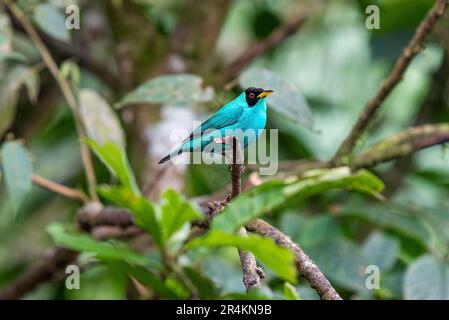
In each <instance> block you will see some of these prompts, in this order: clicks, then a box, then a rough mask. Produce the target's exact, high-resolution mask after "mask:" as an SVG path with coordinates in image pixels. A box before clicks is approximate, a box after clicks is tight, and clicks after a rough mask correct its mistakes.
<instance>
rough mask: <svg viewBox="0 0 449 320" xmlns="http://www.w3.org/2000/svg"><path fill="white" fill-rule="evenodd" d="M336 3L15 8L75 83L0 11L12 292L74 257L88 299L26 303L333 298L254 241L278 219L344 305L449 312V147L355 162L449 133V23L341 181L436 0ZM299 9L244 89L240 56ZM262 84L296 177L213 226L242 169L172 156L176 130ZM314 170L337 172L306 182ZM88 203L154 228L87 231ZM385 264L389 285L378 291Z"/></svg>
mask: <svg viewBox="0 0 449 320" xmlns="http://www.w3.org/2000/svg"><path fill="white" fill-rule="evenodd" d="M309 2H310V1H309ZM312 2H313V1H312ZM319 2H320V5H317V6H312V5H309V4H308V2H307V1H306V2H304V3H302V2H301V4H299V2H298V3H296V2H295V1H275V2H273V1H271V2H270V1H257V4H256V3H254V2H253V1H249V0H242V1H230V2H229V3H230V4H227V5H226V6H225V5H223V6H221V5H222V4H219V3H222V1H208V2H207V3H206V2H205V3H204V4H201V5H199V6H198V7H197V6H192V7H186V5H187V4H186V3H188V2H186V1H181V0H170V1H137V0H133V1H106V2H102V3H94V2H90V1H84V2H81V1H72V0H68V1H60V0H38V1H15V2H14V3H16V4H17V8H18V10H20V11H21V12H23V13H24V16H25V17H26V19H28V21H29V22H30V23H31V25H32V27H33V28H35V30H36V31H37V34H38V36H39V37H40V38H41V39H42V40H43V45H44V47H45V48H46V49H48V51H49V53H50V55H51V58H52V59H54V60H55V64H54V66H53V67H54V68H56V71H57V75H56V78H57V80H58V81H56V79H55V78H54V77H52V76H54V75H53V74H52V73H51V72H49V71H50V68H49V66H48V62H46V61H45V59H44V58H43V55H42V48H41V47H40V45H39V42H36V39H34V38H33V37H32V36H30V35H29V34H28V33H26V32H24V29H23V27H21V26H20V21H19V20H17V19H16V18H15V19H14V20H12V19H11V16H12V15H13V11H11V10H5V9H4V7H3V6H0V138H1V139H0V288H3V287H5V288H6V287H7V286H8V285H10V284H12V283H14V281H15V279H16V276H18V275H19V274H20V272H22V271H23V270H24V268H26V267H27V266H29V265H32V264H33V262H34V261H36V260H37V259H38V256H40V254H41V253H43V252H44V251H45V249H47V248H48V247H51V246H52V245H56V246H60V247H64V248H68V249H70V250H73V251H76V252H78V253H79V257H78V261H77V263H78V264H79V265H80V266H83V267H84V268H82V272H81V282H82V283H83V286H82V289H81V290H76V292H75V291H71V290H68V289H63V290H60V288H61V287H60V284H59V283H57V281H55V283H53V282H52V283H49V284H48V286H45V287H42V289H40V290H38V291H36V292H35V293H33V295H30V296H26V297H25V298H39V299H109V298H111V299H126V298H147V299H197V298H200V299H287V300H299V299H305V300H307V299H316V298H317V294H316V292H315V291H314V290H313V289H312V288H311V287H310V286H309V285H308V283H307V281H306V280H305V279H304V278H303V277H301V276H299V275H298V271H297V269H296V267H295V263H294V258H295V257H294V255H293V254H292V252H291V251H289V250H288V249H286V248H282V247H280V246H279V245H278V244H277V243H275V242H274V241H273V240H271V239H270V238H268V237H262V236H259V235H256V234H250V235H249V236H248V237H243V236H241V235H238V234H237V233H236V231H237V230H238V229H239V228H240V227H242V226H243V225H245V224H247V223H249V222H250V221H252V220H254V219H256V218H261V219H264V220H266V221H269V222H270V224H272V225H273V226H275V227H277V228H279V229H280V230H281V231H282V232H284V233H285V234H287V235H288V236H289V237H291V239H292V240H293V241H294V242H296V243H298V244H299V246H300V247H301V248H302V249H303V251H304V252H305V253H306V254H307V255H309V256H310V257H311V258H312V259H313V260H314V262H315V263H316V264H317V266H318V267H319V268H320V270H321V271H322V272H323V273H324V274H325V276H326V277H327V278H328V279H329V280H330V282H331V284H332V285H333V286H334V287H335V288H336V290H337V291H338V292H339V293H341V295H342V297H343V298H345V299H346V298H349V299H360V298H362V299H449V295H448V292H449V287H448V281H447V278H448V270H449V269H448V268H449V263H448V256H449V255H448V249H447V244H448V243H449V232H448V230H449V214H448V208H449V206H448V203H447V200H446V199H448V196H449V189H448V187H449V184H448V182H447V181H448V178H449V176H448V174H447V165H448V163H447V162H448V160H447V154H446V153H447V152H446V149H444V148H437V147H434V148H429V149H426V150H423V151H420V153H413V154H412V155H411V156H410V158H409V159H405V160H401V162H395V163H393V162H390V163H387V164H382V165H378V166H377V165H376V166H375V167H371V166H370V167H369V168H367V169H360V170H353V169H352V168H351V161H352V160H354V159H356V157H357V155H360V154H365V156H367V155H368V156H374V157H378V156H379V155H383V154H384V152H386V151H398V152H399V151H404V152H405V153H407V152H408V151H410V150H411V149H413V148H414V146H415V145H416V142H417V141H418V140H417V139H418V138H419V139H420V140H419V141H421V142H425V141H429V140H432V139H433V138H434V132H433V131H432V132H430V131H429V132H428V133H427V134H426V135H424V134H421V133H419V132H418V133H416V132H415V133H416V136H410V135H408V134H407V133H408V132H409V131H408V130H407V128H410V127H414V126H415V125H416V124H421V123H438V127H439V128H442V129H441V132H438V133H442V134H446V135H447V133H446V131H447V130H446V128H445V122H447V121H448V119H449V117H448V115H447V106H448V101H447V96H448V94H447V88H446V87H447V86H443V85H442V84H444V83H446V82H447V81H448V79H449V74H447V73H448V71H447V61H446V60H447V58H446V57H447V56H448V54H447V48H446V46H445V45H444V44H445V43H447V41H448V39H449V33H448V31H447V30H449V29H448V28H447V25H445V24H444V23H442V26H437V29H436V31H435V32H434V34H433V38H432V39H433V40H432V41H430V42H429V43H428V44H426V46H425V50H424V51H423V52H422V54H420V55H418V56H417V57H416V58H415V59H414V60H413V62H412V64H411V65H410V67H409V68H408V69H407V72H406V73H405V74H404V77H403V80H402V81H401V82H400V84H399V85H398V86H397V87H396V88H395V89H394V90H393V92H392V94H391V95H390V96H389V97H388V99H387V100H386V101H385V103H384V104H383V105H382V109H381V110H380V112H379V113H378V114H377V118H376V122H375V123H373V124H374V125H373V126H371V128H370V129H369V130H368V131H367V132H366V134H365V135H364V136H363V137H362V139H361V140H360V141H359V143H358V144H357V146H356V148H355V150H354V154H353V158H352V157H348V158H347V159H345V160H347V161H346V162H347V163H346V162H345V165H348V167H346V166H345V167H337V168H335V167H332V164H329V163H327V162H325V160H327V159H330V158H331V156H332V155H333V154H334V152H335V149H336V148H337V147H338V145H339V144H340V143H341V141H342V139H344V137H345V136H346V135H347V133H348V132H349V130H350V128H351V126H352V125H353V123H354V120H355V118H356V116H357V115H358V114H359V112H360V110H361V108H362V107H363V105H365V103H366V102H367V101H369V100H370V99H371V98H372V97H373V96H374V95H375V93H376V92H377V90H378V87H379V84H380V83H381V81H382V79H383V78H384V76H385V75H386V74H387V73H388V72H389V70H390V67H391V65H393V64H394V61H395V59H396V57H397V56H398V55H400V54H401V52H402V50H403V47H404V46H405V45H406V43H407V41H408V40H409V39H410V37H411V36H412V32H413V30H414V29H415V28H416V27H417V26H418V24H419V22H420V21H421V20H422V19H423V18H424V16H425V12H427V10H428V9H429V8H430V7H431V5H432V3H433V1H430V0H422V1H414V2H413V3H409V2H410V1H406V0H398V1H380V0H379V1H371V2H370V1H359V2H357V3H356V2H350V1H323V0H320V1H319ZM68 4H75V5H79V6H80V9H81V17H82V19H81V30H68V29H67V28H66V26H65V19H66V14H65V8H66V6H67V5H68ZM368 4H375V5H378V6H379V7H380V10H381V14H382V22H381V29H380V30H368V29H366V27H365V17H366V13H365V8H366V6H367V5H368ZM203 5H204V6H205V7H204V11H205V12H206V13H207V17H204V16H202V14H203V13H202V10H200V9H199V8H200V6H203ZM297 13H301V14H304V15H306V16H307V17H308V19H307V22H306V23H305V25H304V26H303V27H302V28H301V29H300V30H299V32H298V34H294V35H290V36H289V37H288V38H285V39H283V41H281V42H279V43H278V44H277V46H276V47H275V48H271V49H270V50H268V51H266V52H264V54H263V55H261V56H258V55H257V54H255V56H257V57H256V59H254V60H253V59H250V60H251V61H249V62H250V63H249V64H247V65H245V66H244V68H243V69H241V70H240V71H241V72H240V74H239V76H238V77H236V79H229V80H232V81H230V82H229V83H225V82H228V81H225V80H223V79H224V78H223V75H224V74H226V71H227V69H228V68H231V67H232V66H233V65H234V64H233V63H234V62H235V61H237V62H238V61H239V57H242V56H244V55H245V53H246V52H248V51H251V50H252V49H254V48H256V49H257V50H260V48H262V47H263V46H260V42H263V41H264V40H266V39H267V37H270V35H272V33H271V32H273V30H274V32H276V29H278V28H281V27H282V26H283V25H284V24H285V23H288V22H289V18H290V17H292V16H294V15H295V14H297ZM208 17H213V19H212V20H213V21H212V22H211V21H210V19H206V18H208ZM13 22H14V23H13ZM336 26H338V28H337V27H336ZM257 50H256V51H257ZM44 56H45V55H44ZM434 74H435V76H434ZM61 82H62V83H63V85H62V88H61V87H60V86H58V84H60V83H61ZM249 86H255V87H264V88H269V89H273V90H274V91H275V94H273V95H270V97H269V98H268V99H267V102H268V109H269V111H268V124H267V129H279V139H278V140H279V141H278V146H277V147H278V155H279V172H278V174H276V175H275V176H273V177H270V178H268V179H265V178H264V179H263V181H262V182H261V183H260V184H259V183H254V179H253V178H254V175H255V174H254V173H255V172H256V170H257V168H255V167H254V166H253V165H248V168H247V170H246V172H247V173H248V175H244V176H243V182H244V184H245V183H246V182H247V181H250V182H251V183H253V184H255V186H252V187H251V188H244V190H245V191H244V192H242V193H241V194H240V195H239V196H238V197H237V198H236V199H233V200H232V201H231V202H229V203H227V204H226V207H225V208H223V210H222V211H221V212H220V213H219V214H218V215H216V216H215V217H214V218H213V219H212V221H211V222H210V224H209V229H208V230H204V229H201V228H198V227H197V226H198V225H200V226H201V225H207V224H208V223H209V221H208V219H205V216H204V213H203V212H202V211H204V208H203V207H200V206H199V205H198V203H200V202H202V200H204V199H212V198H213V199H214V200H215V199H220V200H223V199H225V198H226V192H227V191H228V189H229V188H228V187H227V186H228V184H229V182H230V174H229V172H228V170H227V169H226V167H225V166H219V165H213V166H206V165H188V166H184V165H179V166H157V165H155V162H156V161H157V160H159V159H160V158H161V157H162V156H163V155H165V154H166V153H167V152H168V151H169V150H170V149H171V148H172V147H173V146H174V144H175V143H176V142H177V141H173V140H172V138H173V135H174V134H173V135H171V133H173V132H174V131H175V129H187V130H190V129H192V128H191V124H190V123H187V122H189V121H188V119H197V120H200V119H201V120H203V119H205V118H207V117H208V116H209V115H210V114H211V113H214V112H215V111H216V110H217V109H218V108H219V107H221V106H222V105H223V104H224V103H226V102H228V101H229V100H231V99H233V98H234V97H235V96H237V95H238V94H239V93H240V92H241V91H242V89H244V88H246V87H249ZM61 89H62V90H61ZM62 92H64V94H62ZM67 92H69V93H70V94H73V99H74V101H70V98H69V99H67ZM70 104H74V105H75V107H76V108H73V106H71V105H70ZM68 105H70V108H68ZM434 128H436V126H435V127H434ZM443 129H444V130H443ZM398 133H399V134H398ZM397 134H398V135H397ZM398 137H400V138H401V139H399V140H400V141H399V140H398V139H397V138H398ZM402 138H404V140H402ZM407 139H409V140H407ZM392 141H393V142H397V143H394V144H392V143H391V142H392ZM404 141H405V142H407V144H405V143H404ZM267 145H268V146H274V145H275V141H270V140H268V141H267ZM368 146H374V147H368ZM379 146H380V147H379ZM80 148H81V150H84V151H86V149H88V152H90V154H91V156H92V158H93V159H92V161H91V162H92V168H89V167H88V166H87V167H86V164H85V163H86V159H85V158H86V154H85V153H84V154H83V153H82V152H83V151H81V152H80ZM83 148H85V149H83ZM366 150H368V152H366ZM413 151H415V150H413ZM393 153H394V152H393ZM395 154H396V153H395ZM87 157H88V158H89V153H87ZM315 159H317V161H315ZM309 160H310V161H309ZM409 160H410V161H409ZM89 161H90V160H88V161H87V162H89ZM311 161H313V164H314V165H313V166H311V167H312V168H316V167H318V168H320V169H310V170H307V168H309V167H308V166H307V165H308V164H310V162H311ZM90 169H91V171H92V174H94V175H95V177H96V181H97V183H95V184H94V185H92V184H93V183H92V181H89V179H87V178H86V175H87V176H89V170H90ZM39 177H40V178H45V179H41V180H38V181H40V182H37V180H36V178H39ZM256 181H257V179H256ZM33 183H34V184H35V185H36V186H35V187H33ZM49 183H50V187H49V186H48V184H49ZM52 183H53V184H52ZM55 185H56V186H55ZM61 187H62V188H61ZM64 187H65V188H66V189H64ZM42 189H47V191H45V190H42ZM61 189H62V191H61ZM92 190H95V191H96V193H97V195H98V199H97V197H96V195H95V194H94V193H95V192H91V191H92ZM48 191H51V193H50V192H48ZM87 191H89V192H87ZM54 193H59V194H58V195H55V194H54ZM67 194H69V196H67ZM216 195H217V197H216ZM86 204H87V205H88V206H89V205H92V204H94V205H97V206H99V207H101V208H107V209H110V208H109V207H114V210H120V212H125V213H126V214H130V215H131V216H132V219H133V222H134V223H135V225H136V226H137V228H135V226H132V227H129V228H128V229H126V228H125V227H123V228H122V229H120V231H121V232H123V234H124V235H123V234H121V236H120V239H114V240H100V238H101V237H99V236H98V234H99V233H101V232H97V231H98V229H95V228H97V227H96V226H93V227H92V229H90V230H84V229H83V228H78V227H76V226H77V224H76V219H77V215H76V212H78V210H79V209H80V208H81V207H82V206H85V205H86ZM212 204H217V203H209V205H210V206H211V205H212ZM219 204H223V203H219ZM208 218H209V217H208ZM109 227H111V226H109V225H108V226H106V229H108V228H109ZM136 229H137V231H136ZM45 230H46V231H47V233H45ZM108 230H109V229H108ZM86 231H89V232H86ZM100 231H104V230H100ZM127 232H130V233H131V234H132V233H133V232H137V234H138V235H137V236H135V237H134V236H129V235H128V234H127ZM43 234H47V235H49V237H44V236H43ZM128 236H129V238H132V240H133V241H130V239H129V238H128ZM134 240H135V241H134ZM237 248H238V249H243V250H246V251H249V252H251V253H252V254H253V255H254V256H255V257H256V259H257V262H258V263H259V264H260V265H261V267H262V268H263V270H264V271H265V273H266V279H265V280H264V281H263V283H264V285H263V286H262V287H261V288H259V289H257V290H251V291H249V292H246V291H245V288H244V285H243V283H242V270H241V266H240V261H239V256H238V250H237ZM18 253H20V254H18ZM372 265H374V266H377V267H378V269H379V271H380V288H378V289H374V290H369V289H367V287H366V282H365V281H366V279H367V275H368V274H367V273H366V270H368V269H367V267H368V266H372ZM1 292H2V289H0V295H1Z"/></svg>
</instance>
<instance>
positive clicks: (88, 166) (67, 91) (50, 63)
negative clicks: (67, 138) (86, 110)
mask: <svg viewBox="0 0 449 320" xmlns="http://www.w3.org/2000/svg"><path fill="white" fill-rule="evenodd" d="M2 1H3V3H4V4H5V5H6V6H7V7H8V8H9V9H10V10H11V11H12V12H13V14H14V15H15V16H16V18H17V20H18V21H19V22H20V23H21V24H22V26H23V28H24V29H25V31H26V32H27V34H28V35H29V36H30V38H31V40H32V41H33V42H34V44H35V45H36V48H37V49H38V50H39V53H40V54H41V56H42V59H43V60H44V62H45V64H46V65H47V67H48V69H49V70H50V72H51V74H52V75H53V77H54V78H55V80H56V82H57V83H58V85H59V87H60V88H61V91H62V93H63V95H64V97H65V99H66V101H67V103H68V105H69V107H70V109H71V110H72V113H73V118H74V120H75V126H76V131H77V133H78V137H79V138H80V140H84V139H85V138H86V134H85V132H84V128H83V126H82V122H81V117H80V114H79V112H78V103H77V101H76V98H75V95H74V93H73V91H72V89H71V87H70V84H69V82H68V81H67V80H66V79H64V78H63V77H61V75H60V72H59V68H58V65H57V64H56V62H55V60H54V59H53V57H52V56H51V53H50V52H49V51H48V49H47V47H46V46H45V44H44V42H43V41H42V39H41V38H40V37H39V34H38V33H37V31H36V29H35V28H34V27H33V25H32V24H31V22H30V21H29V19H28V18H27V17H26V16H25V15H24V14H23V12H22V11H21V10H20V9H19V7H17V5H16V4H15V3H13V2H11V1H10V0H2ZM80 149H81V159H82V161H83V165H84V169H85V171H86V178H87V183H88V188H89V194H90V197H91V198H92V200H94V201H96V200H98V196H97V193H96V190H95V186H96V179H95V173H94V169H93V164H92V158H91V156H90V153H89V149H88V148H87V146H86V145H85V144H84V143H80Z"/></svg>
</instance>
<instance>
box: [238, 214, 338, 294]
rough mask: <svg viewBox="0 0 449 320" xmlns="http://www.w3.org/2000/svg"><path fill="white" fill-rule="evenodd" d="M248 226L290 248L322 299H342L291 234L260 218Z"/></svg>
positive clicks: (297, 266) (303, 272) (298, 267)
mask: <svg viewBox="0 0 449 320" xmlns="http://www.w3.org/2000/svg"><path fill="white" fill-rule="evenodd" d="M246 228H247V229H248V230H250V231H254V232H257V233H259V234H260V235H262V236H265V237H269V238H271V239H273V240H274V242H276V243H277V244H278V245H280V246H282V247H285V248H287V249H290V250H291V251H292V252H293V253H294V255H295V265H296V268H297V269H298V272H299V273H300V274H302V275H303V276H304V278H306V279H307V281H309V283H310V286H311V287H312V288H313V289H315V290H316V292H317V293H318V294H319V296H320V298H321V299H323V300H341V297H340V296H339V294H338V293H337V291H335V289H334V288H333V287H332V285H331V284H330V282H329V280H327V279H326V277H325V276H324V274H323V273H322V272H321V270H320V269H319V268H318V266H317V265H316V264H315V263H314V262H313V261H312V259H310V258H309V257H308V256H307V255H306V254H305V253H304V251H302V250H301V248H300V247H299V245H297V244H296V243H294V242H293V241H292V240H291V239H290V237H289V236H287V235H285V234H284V233H282V232H281V231H280V230H278V229H276V228H275V227H273V226H272V225H270V224H269V223H267V222H265V221H263V220H260V219H257V220H254V221H252V222H250V223H249V224H247V225H246Z"/></svg>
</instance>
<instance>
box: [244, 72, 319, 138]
mask: <svg viewBox="0 0 449 320" xmlns="http://www.w3.org/2000/svg"><path fill="white" fill-rule="evenodd" d="M239 81H240V85H241V87H243V88H245V89H246V88H247V87H260V88H265V89H271V90H274V93H273V94H272V95H270V97H269V98H267V103H268V105H269V106H270V107H271V108H273V110H275V111H277V112H279V113H281V114H283V115H285V116H287V117H288V118H289V119H291V120H293V121H295V122H296V123H299V124H301V125H303V126H304V127H306V128H308V129H313V127H314V126H313V116H312V112H311V111H310V107H309V105H308V103H307V101H306V99H305V98H304V96H303V95H302V94H301V93H300V92H299V91H298V90H297V89H296V88H295V87H294V86H293V85H292V84H291V83H290V82H288V81H286V80H284V79H283V78H281V77H280V76H279V75H277V74H275V73H274V72H272V71H269V70H266V69H262V68H254V67H253V68H250V69H248V70H246V71H245V72H244V73H243V74H242V75H241V76H240V78H239Z"/></svg>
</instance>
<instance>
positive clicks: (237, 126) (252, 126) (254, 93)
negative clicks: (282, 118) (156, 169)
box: [159, 87, 273, 164]
mask: <svg viewBox="0 0 449 320" xmlns="http://www.w3.org/2000/svg"><path fill="white" fill-rule="evenodd" d="M271 93H273V90H266V89H262V88H254V87H251V88H248V89H246V90H245V91H243V92H242V93H241V94H240V95H239V96H238V97H237V98H235V99H234V100H232V101H230V102H228V103H227V104H225V105H224V106H223V107H222V108H221V109H220V110H218V111H217V113H215V114H214V115H213V116H212V117H210V118H209V119H207V120H206V121H204V122H203V123H202V124H201V125H200V126H199V127H198V128H196V129H195V130H193V132H192V133H191V134H190V135H189V136H188V138H186V139H185V140H184V141H182V142H181V143H182V144H181V146H179V147H178V148H176V149H175V150H173V151H172V152H170V153H169V154H168V155H167V156H165V157H164V158H162V159H161V160H160V161H159V164H162V163H164V162H166V161H168V160H169V159H172V158H174V157H176V156H178V155H180V154H182V153H184V152H192V151H202V152H203V151H205V150H207V151H208V152H214V153H221V154H224V151H225V150H226V149H229V146H223V144H222V143H217V141H218V140H217V138H225V137H228V136H235V137H237V138H238V139H239V142H240V141H243V145H242V146H241V147H242V148H246V147H248V145H249V144H251V143H252V142H254V141H256V140H257V139H258V138H259V137H260V134H261V133H262V130H263V129H264V128H265V124H266V122H267V103H266V99H265V98H266V97H267V96H268V95H269V94H271Z"/></svg>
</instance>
